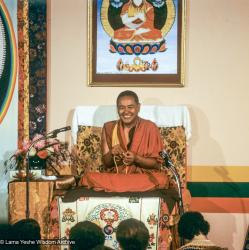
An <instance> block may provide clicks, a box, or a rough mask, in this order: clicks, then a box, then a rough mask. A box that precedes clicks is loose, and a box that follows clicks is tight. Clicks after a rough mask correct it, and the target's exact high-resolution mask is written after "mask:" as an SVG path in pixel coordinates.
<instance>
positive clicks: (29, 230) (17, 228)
mask: <svg viewBox="0 0 249 250" xmlns="http://www.w3.org/2000/svg"><path fill="white" fill-rule="evenodd" d="M13 231H14V234H15V235H14V237H15V238H16V239H18V240H40V239H41V228H40V225H39V223H38V222H37V221H36V220H34V219H22V220H19V221H17V222H16V223H15V224H14V225H13Z"/></svg>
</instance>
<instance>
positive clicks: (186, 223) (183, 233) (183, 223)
mask: <svg viewBox="0 0 249 250" xmlns="http://www.w3.org/2000/svg"><path fill="white" fill-rule="evenodd" d="M209 230H210V225H209V223H208V222H207V221H206V220H205V219H204V217H203V216H202V214H201V213H199V212H194V211H189V212H186V213H184V214H183V215H182V216H181V218H180V221H179V223H178V233H179V236H180V237H182V238H184V239H188V240H192V239H193V238H194V236H196V235H199V234H200V233H202V234H204V235H207V234H208V232H209Z"/></svg>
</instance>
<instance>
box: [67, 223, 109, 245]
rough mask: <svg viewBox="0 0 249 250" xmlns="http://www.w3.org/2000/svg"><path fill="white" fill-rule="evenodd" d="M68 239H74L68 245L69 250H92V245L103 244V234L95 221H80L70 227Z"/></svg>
mask: <svg viewBox="0 0 249 250" xmlns="http://www.w3.org/2000/svg"><path fill="white" fill-rule="evenodd" d="M69 239H70V240H71V241H75V244H72V245H71V246H70V247H71V250H92V249H93V248H94V247H97V246H98V247H100V246H104V242H105V235H104V233H103V232H102V229H101V228H100V227H99V226H98V225H96V224H95V223H93V222H90V221H82V222H78V223H77V224H76V225H74V226H73V227H72V228H71V230H70V234H69ZM100 249H101V248H100Z"/></svg>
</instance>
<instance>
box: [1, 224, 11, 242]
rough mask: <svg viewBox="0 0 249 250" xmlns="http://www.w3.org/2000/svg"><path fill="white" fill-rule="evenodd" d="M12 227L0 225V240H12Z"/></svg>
mask: <svg viewBox="0 0 249 250" xmlns="http://www.w3.org/2000/svg"><path fill="white" fill-rule="evenodd" d="M12 230H13V229H12V226H11V225H10V224H8V223H6V224H0V240H10V239H13V233H12Z"/></svg>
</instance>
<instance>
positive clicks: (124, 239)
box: [116, 218, 149, 250]
mask: <svg viewBox="0 0 249 250" xmlns="http://www.w3.org/2000/svg"><path fill="white" fill-rule="evenodd" d="M116 237H117V241H118V243H119V245H120V247H121V249H122V250H145V249H146V248H147V246H148V244H149V230H148V229H147V227H146V226H145V225H144V223H143V222H142V221H139V220H137V219H134V218H131V219H126V220H123V221H121V222H120V224H119V225H118V227H117V233H116Z"/></svg>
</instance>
